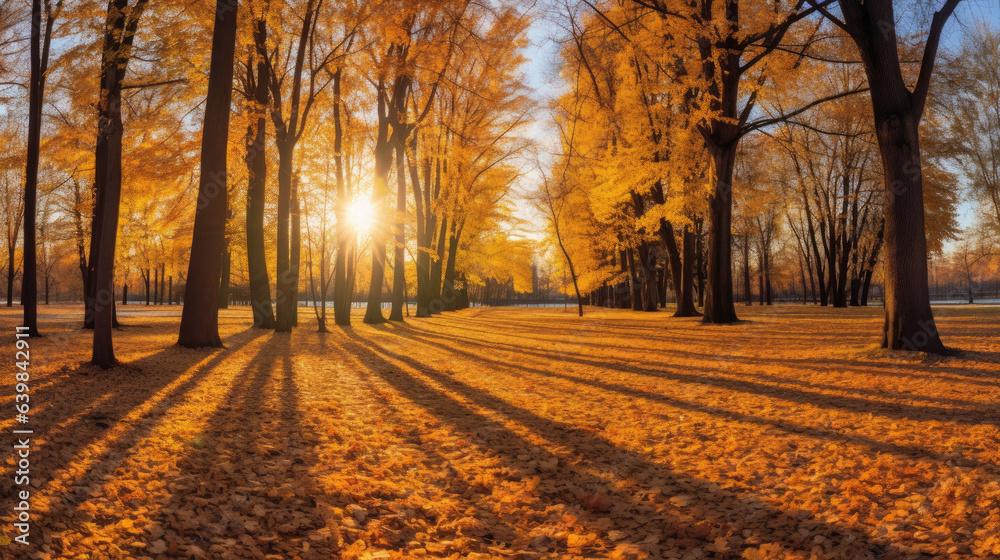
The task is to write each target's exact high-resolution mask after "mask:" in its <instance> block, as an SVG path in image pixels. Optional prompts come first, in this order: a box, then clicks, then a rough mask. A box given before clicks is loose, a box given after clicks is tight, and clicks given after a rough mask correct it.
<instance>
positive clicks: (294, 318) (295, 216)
mask: <svg viewBox="0 0 1000 560" xmlns="http://www.w3.org/2000/svg"><path fill="white" fill-rule="evenodd" d="M291 207H292V208H291V213H292V216H291V218H292V220H291V221H292V231H291V247H290V249H289V253H290V255H289V259H290V261H291V263H290V265H289V266H290V272H291V274H290V275H291V280H290V284H291V286H290V288H291V289H290V293H291V295H292V297H291V301H290V302H289V319H290V320H291V322H292V326H293V327H297V326H299V270H300V268H299V266H300V264H301V261H302V224H301V219H302V213H301V212H302V209H301V208H300V207H299V178H298V176H296V177H295V178H294V180H293V181H292V200H291Z"/></svg>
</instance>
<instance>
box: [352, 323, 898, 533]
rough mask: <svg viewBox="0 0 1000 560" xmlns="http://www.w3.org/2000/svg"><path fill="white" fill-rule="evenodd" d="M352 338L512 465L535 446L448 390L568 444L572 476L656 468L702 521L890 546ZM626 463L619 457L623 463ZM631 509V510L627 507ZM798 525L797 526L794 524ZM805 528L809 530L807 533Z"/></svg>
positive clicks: (418, 398)
mask: <svg viewBox="0 0 1000 560" xmlns="http://www.w3.org/2000/svg"><path fill="white" fill-rule="evenodd" d="M347 336H348V337H349V338H350V342H349V343H348V344H349V346H350V349H351V350H352V351H353V352H354V353H356V354H357V355H359V356H363V357H364V358H365V359H367V360H368V361H369V363H370V364H372V367H371V369H372V371H373V373H374V374H375V375H378V376H379V377H381V378H382V379H383V380H384V381H385V382H386V383H388V384H390V385H391V386H393V387H394V388H395V389H396V390H397V391H399V392H400V393H402V394H404V395H407V396H408V398H409V399H411V400H412V401H413V402H414V403H416V404H418V405H419V406H422V407H423V408H425V409H426V410H427V411H428V412H430V413H432V414H434V415H435V416H437V417H438V418H439V419H440V420H441V421H443V422H446V423H448V424H451V425H453V426H456V427H458V428H460V429H464V428H465V427H467V426H468V425H469V424H473V425H479V426H485V425H490V426H492V427H493V428H494V430H495V431H496V432H497V434H496V437H490V438H488V439H487V438H485V437H484V438H482V441H483V443H484V444H489V445H490V446H491V449H492V450H493V451H494V452H496V453H498V454H499V456H500V457H501V459H502V460H503V461H504V462H506V463H508V464H510V465H511V466H512V467H513V468H517V467H518V466H519V463H518V461H517V459H516V457H517V455H519V454H523V453H524V449H527V448H531V447H533V444H532V443H531V442H529V441H528V440H526V439H525V438H524V437H522V436H521V435H520V434H518V433H517V432H515V431H513V430H511V429H509V428H507V427H504V426H503V425H502V424H500V423H498V422H496V421H495V420H494V419H492V418H490V417H488V416H486V415H485V414H483V413H480V412H477V411H475V410H473V409H472V408H471V407H470V406H469V405H467V404H465V403H463V402H461V401H459V400H458V399H456V398H455V397H453V396H452V395H451V394H449V393H448V392H450V393H452V394H454V395H458V396H460V397H462V398H463V399H467V400H468V401H470V402H472V403H474V405H475V406H478V407H483V408H485V409H489V410H491V411H493V412H495V413H496V414H499V415H502V416H505V417H506V418H508V419H510V420H513V421H515V422H518V423H520V424H521V425H523V426H525V427H527V428H528V429H530V430H531V431H533V432H534V433H537V434H539V435H540V436H542V437H544V438H545V439H548V440H550V441H552V442H553V443H556V444H558V445H560V446H563V447H565V448H568V449H570V450H572V453H573V454H574V458H575V459H576V460H578V461H579V463H580V464H583V465H584V466H585V468H583V469H574V470H577V473H575V475H576V477H577V478H578V479H581V481H582V480H583V479H586V478H587V476H588V475H587V474H585V471H589V470H591V469H592V470H593V471H597V472H607V470H608V465H609V464H610V465H619V466H622V467H624V466H626V465H627V466H628V467H630V470H632V472H636V471H659V472H661V473H663V476H664V477H667V478H669V479H672V480H673V481H675V482H677V483H678V484H679V485H681V486H685V487H690V488H697V493H698V495H697V497H696V498H695V501H696V504H697V505H698V506H700V507H701V508H702V510H703V511H705V512H706V515H705V517H706V521H708V522H710V523H711V524H712V525H714V526H716V527H731V526H733V525H735V524H737V523H742V522H743V521H745V520H747V519H755V520H757V521H756V523H755V525H754V526H752V527H744V531H743V533H744V535H747V533H748V532H750V533H752V534H753V535H754V537H755V538H756V539H757V540H758V542H763V543H778V544H780V545H783V546H789V547H795V548H797V549H799V550H810V549H811V548H812V536H813V535H815V534H817V530H819V531H820V532H825V533H827V534H828V535H829V537H828V538H832V539H833V540H834V541H841V542H845V541H846V542H849V543H852V544H854V546H855V547H856V550H858V551H863V550H866V549H867V548H869V547H877V548H878V549H879V550H883V551H886V552H888V551H889V546H891V545H887V544H875V543H873V542H872V541H870V540H869V538H868V536H867V535H864V534H861V533H857V532H854V531H852V530H850V529H848V528H846V527H842V526H839V525H835V524H830V523H824V522H821V521H817V520H804V521H803V520H800V519H797V518H796V517H792V516H790V515H788V514H786V513H785V512H783V511H780V510H778V509H775V508H773V507H771V506H769V505H767V504H764V503H760V502H752V501H750V500H745V499H742V498H740V496H739V495H737V494H735V493H733V492H730V491H727V490H723V489H719V488H717V487H716V486H714V485H712V484H710V483H709V481H705V480H700V479H696V478H693V477H691V476H689V475H687V474H684V473H681V472H677V471H672V470H670V469H668V468H666V467H664V466H662V465H659V464H656V463H653V462H651V461H649V459H648V458H646V457H644V456H641V455H638V454H636V453H633V452H631V451H629V450H627V449H622V448H619V447H616V446H614V445H611V444H610V443H608V442H607V441H605V440H603V439H601V438H597V437H593V436H589V437H588V436H584V435H582V434H581V433H580V431H579V430H577V429H575V427H573V426H570V425H568V424H566V423H564V422H560V421H557V420H552V419H548V418H544V417H542V416H539V415H537V414H535V413H534V412H532V411H529V410H526V409H523V408H520V407H517V406H515V405H513V404H511V403H509V402H507V401H504V400H502V399H500V398H498V397H497V396H495V395H493V394H492V393H490V392H488V391H485V390H483V389H479V388H476V387H473V386H470V385H467V384H465V383H462V382H460V381H457V380H456V379H454V378H452V377H451V376H449V375H447V374H444V373H442V372H440V371H438V370H436V369H435V368H433V367H430V366H428V365H425V364H423V363H421V362H419V361H417V360H415V359H413V358H410V357H408V356H401V355H399V354H396V353H394V352H391V351H389V350H387V349H385V348H384V347H381V346H379V345H377V344H376V343H374V342H371V341H369V340H367V339H365V338H363V337H362V336H360V335H358V334H357V333H354V332H349V333H347ZM390 359H391V360H393V361H395V362H396V363H400V364H405V365H406V366H407V367H409V368H412V369H413V370H415V371H417V372H419V373H420V375H422V376H425V377H427V378H429V379H431V380H433V381H434V382H435V383H437V384H440V385H441V386H442V387H444V388H445V389H446V390H447V391H448V392H445V391H443V390H439V389H436V388H435V387H433V386H431V385H430V384H428V383H427V382H425V381H423V380H421V379H420V378H418V377H416V376H414V375H411V374H409V373H406V372H404V371H402V370H401V369H400V368H399V367H398V366H397V365H396V363H393V362H391V361H389V360H390ZM535 458H536V459H539V460H545V461H550V460H553V459H555V460H559V459H560V458H559V457H558V456H556V455H554V454H552V453H551V452H550V451H548V450H545V449H540V450H539V451H537V452H536V453H535ZM623 463H624V464H623ZM614 494H615V495H614V499H615V501H617V502H619V503H623V504H627V506H626V509H628V510H633V511H634V510H638V513H639V514H640V515H642V514H648V515H649V516H651V517H652V518H653V519H658V520H659V521H660V522H662V523H664V524H665V525H667V526H675V527H676V526H677V525H678V523H681V522H682V521H681V520H680V519H679V518H678V517H671V516H668V515H665V514H663V513H661V512H662V509H661V508H669V507H670V506H668V505H667V504H666V503H663V502H664V501H665V498H659V499H656V498H654V499H656V500H658V501H660V503H658V504H656V503H653V501H652V500H651V501H650V502H646V501H642V500H639V499H636V498H635V497H633V496H630V495H624V494H622V493H620V492H615V493H614ZM557 500H560V501H563V503H565V504H566V505H568V506H573V505H575V504H573V503H571V502H569V501H568V500H567V499H566V498H561V499H560V498H557ZM616 511H617V510H616V509H615V508H614V507H613V508H612V517H611V519H612V522H613V523H614V524H615V525H616V528H618V529H620V530H623V531H624V532H625V534H629V531H630V530H631V528H630V525H628V524H627V521H626V520H624V519H622V518H619V516H618V515H615V512H616ZM630 513H631V512H630ZM768 527H791V528H792V529H791V530H789V531H788V532H787V533H785V535H783V536H778V534H776V533H775V532H773V531H771V530H770V529H768ZM798 528H803V529H805V531H804V532H803V533H800V532H799V531H798V530H797V529H798ZM805 535H808V536H805Z"/></svg>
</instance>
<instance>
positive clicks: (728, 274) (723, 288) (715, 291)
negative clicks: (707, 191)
mask: <svg viewBox="0 0 1000 560" xmlns="http://www.w3.org/2000/svg"><path fill="white" fill-rule="evenodd" d="M736 146H737V143H736V142H732V143H730V144H726V145H724V146H720V147H718V148H717V149H716V150H714V153H713V154H712V159H713V161H714V164H715V172H716V177H717V179H716V184H715V191H714V192H713V193H712V194H711V195H710V196H709V199H708V207H709V211H708V212H709V214H708V216H709V220H708V289H707V293H706V298H705V310H704V312H705V316H704V321H705V322H706V323H716V324H720V323H723V324H724V323H735V322H736V321H738V320H739V319H738V318H737V317H736V307H735V306H734V305H733V271H732V253H731V251H730V247H731V246H732V239H731V236H732V219H733V199H732V183H733V167H734V164H735V162H736Z"/></svg>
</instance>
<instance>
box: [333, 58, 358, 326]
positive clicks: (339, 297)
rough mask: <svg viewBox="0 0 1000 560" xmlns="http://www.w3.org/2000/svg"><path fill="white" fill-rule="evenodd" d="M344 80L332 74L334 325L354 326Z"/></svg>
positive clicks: (340, 71)
mask: <svg viewBox="0 0 1000 560" xmlns="http://www.w3.org/2000/svg"><path fill="white" fill-rule="evenodd" d="M342 79H343V69H342V68H338V69H337V71H336V72H335V73H334V74H333V161H334V166H335V172H336V175H337V208H336V214H337V226H336V234H337V258H336V262H335V264H334V267H333V273H334V277H333V322H334V323H336V324H337V325H341V326H347V325H350V324H351V292H350V289H349V288H348V276H347V256H348V255H347V253H348V251H349V249H348V247H349V245H350V244H351V243H352V241H353V239H354V233H353V232H352V231H350V230H349V228H348V225H347V212H348V209H349V207H350V203H351V197H350V195H349V193H348V192H347V183H346V182H345V181H344V154H343V141H344V128H343V125H342V124H341V115H340V113H341V110H342V109H341V103H342V100H341V96H340V82H341V80H342Z"/></svg>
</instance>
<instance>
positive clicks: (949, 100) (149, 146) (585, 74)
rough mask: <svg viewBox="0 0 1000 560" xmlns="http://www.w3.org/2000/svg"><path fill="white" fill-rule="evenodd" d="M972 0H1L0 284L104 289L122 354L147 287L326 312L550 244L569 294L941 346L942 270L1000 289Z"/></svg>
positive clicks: (207, 313) (990, 95)
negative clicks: (753, 308) (809, 317)
mask: <svg viewBox="0 0 1000 560" xmlns="http://www.w3.org/2000/svg"><path fill="white" fill-rule="evenodd" d="M967 2H971V0H967ZM962 5H963V4H962V3H961V2H960V0H937V1H936V2H934V1H931V2H918V1H915V0H914V1H906V0H895V1H893V0H867V1H865V2H862V1H861V0H800V1H797V2H790V3H786V2H778V3H775V2H764V1H762V0H696V1H693V2H687V3H672V2H665V1H662V0H621V1H614V2H611V1H605V2H599V1H593V0H583V1H582V2H579V3H573V2H565V3H562V4H559V3H553V4H548V5H544V6H542V5H537V4H534V3H526V2H520V1H518V0H496V1H490V2H472V1H471V0H415V1H403V0H339V1H338V0H242V1H240V0H217V1H216V2H209V1H207V0H195V1H194V2H190V1H187V2H180V1H177V0H162V1H158V2H147V1H146V0H109V1H108V2H107V3H100V2H94V1H92V0H80V1H71V2H64V1H63V0H33V2H32V3H31V5H30V6H27V5H23V6H22V5H21V4H15V3H6V4H3V6H0V76H2V77H0V140H2V141H3V142H4V144H5V145H6V146H8V149H7V150H6V151H5V153H3V154H0V214H2V215H3V218H4V223H5V229H4V231H3V234H4V239H3V243H0V248H2V251H3V253H4V254H3V257H4V258H3V259H0V260H2V262H0V276H3V279H4V283H3V284H2V285H0V288H3V289H5V297H6V303H7V305H8V306H12V305H13V304H14V301H15V293H17V294H18V296H19V299H20V302H21V303H22V304H23V306H24V321H25V325H26V326H27V327H28V328H29V330H30V332H31V333H32V335H34V336H42V335H44V332H41V331H40V330H39V328H38V321H37V317H38V307H37V306H38V304H39V302H40V301H41V302H43V303H49V302H50V300H54V299H66V300H78V301H82V302H84V305H85V314H84V326H85V327H86V328H91V329H93V337H94V344H93V356H92V359H93V361H94V363H96V364H98V365H101V366H105V367H108V366H111V365H113V364H114V363H115V355H114V346H113V336H114V327H115V326H117V325H118V322H117V317H116V310H117V306H118V305H128V304H129V303H130V302H131V303H137V302H142V303H146V304H153V305H156V304H162V303H167V304H171V303H183V305H184V308H183V312H182V318H181V322H180V330H179V337H178V342H179V344H181V345H183V346H188V347H218V346H221V345H222V339H221V337H220V336H219V329H218V310H219V308H224V307H226V306H228V304H229V303H230V302H231V301H235V302H240V303H245V304H247V305H249V306H250V309H251V311H250V316H248V319H249V318H252V320H253V324H254V326H255V327H258V328H266V329H274V330H276V331H278V332H290V331H292V330H293V328H295V327H297V326H298V327H301V326H302V324H303V323H305V321H306V318H305V317H300V316H299V313H300V303H302V302H303V301H305V302H307V303H308V305H309V307H311V308H312V309H313V312H314V315H315V320H316V326H317V328H318V330H319V331H321V332H326V331H328V330H329V322H328V320H327V310H328V308H329V307H331V306H332V314H333V317H332V322H333V323H334V324H336V325H339V326H348V325H350V323H351V321H352V317H351V309H352V308H353V307H354V306H355V305H356V304H360V305H363V306H364V308H365V312H364V319H363V320H364V322H365V323H373V324H377V323H383V322H386V321H403V320H405V319H406V318H407V317H410V316H412V317H419V318H425V317H432V316H433V315H435V314H439V313H442V312H447V311H454V310H457V309H460V308H463V307H467V306H469V305H471V304H473V303H482V304H490V303H493V304H497V303H499V302H509V301H512V296H513V294H516V293H519V292H520V293H525V292H536V293H537V292H538V274H539V270H544V271H546V272H545V273H546V275H547V276H546V278H547V280H546V283H547V284H548V283H549V279H551V281H552V282H551V283H552V284H556V283H558V284H559V285H560V288H561V290H562V291H563V293H566V294H571V295H572V296H573V297H575V298H576V300H577V313H578V314H579V315H583V314H584V312H585V310H584V305H585V304H588V303H589V304H590V305H603V306H614V307H627V308H631V309H633V310H636V311H648V312H652V311H657V310H658V309H662V308H665V307H667V306H668V304H671V303H672V304H673V305H672V307H673V314H674V315H675V316H678V317H692V316H701V317H702V318H703V321H704V322H707V323H732V322H736V321H738V306H737V304H738V303H746V304H752V303H753V302H754V299H755V298H756V300H757V301H758V302H759V303H760V304H767V305H770V304H772V303H774V302H777V301H789V300H794V301H796V302H801V303H807V304H808V303H815V304H819V305H824V306H825V305H830V306H834V307H848V306H865V305H868V304H869V303H871V302H874V301H878V302H880V303H881V304H882V305H884V307H885V327H884V330H883V333H882V344H883V346H884V347H886V348H889V349H907V350H920V351H925V352H944V351H945V347H944V344H943V343H942V341H941V339H940V337H939V335H938V332H937V329H936V326H935V323H934V318H933V314H932V311H931V301H932V300H933V299H935V298H942V299H952V298H953V297H961V298H962V299H967V300H968V301H969V302H970V303H971V302H973V301H975V300H976V299H977V298H980V297H982V294H984V293H986V294H987V295H990V293H989V292H990V290H991V289H994V288H990V287H989V286H990V281H991V279H993V281H994V285H995V284H996V282H995V279H996V277H997V274H996V271H997V265H998V260H997V250H996V247H997V245H998V244H997V241H996V240H997V236H998V235H1000V171H998V170H1000V144H998V143H997V138H1000V29H998V28H997V27H996V25H995V24H991V23H989V22H976V21H974V20H970V19H969V18H968V17H967V14H965V13H964V12H962V11H961V8H960V6H962ZM956 13H957V14H958V15H956ZM956 20H957V23H956ZM950 22H951V23H950ZM532 26H535V28H544V29H547V30H548V32H549V33H550V34H551V35H553V39H554V41H553V44H554V45H555V47H554V51H553V52H554V54H555V58H554V60H552V61H539V60H536V61H534V62H533V64H535V65H536V66H538V65H540V64H542V63H545V62H547V63H549V66H550V67H551V68H550V69H551V71H552V72H551V74H552V80H551V84H550V85H551V86H552V87H551V93H549V94H548V96H547V98H544V99H543V97H545V96H543V95H541V94H542V93H543V92H535V91H532V89H531V88H530V87H528V86H527V85H526V81H527V78H526V75H525V72H526V70H525V68H526V66H525V65H526V64H527V63H528V58H527V57H528V52H529V50H528V49H529V46H530V41H529V39H528V37H529V29H531V28H532ZM945 37H952V38H953V39H951V40H946V39H943V38H945ZM963 202H964V203H965V207H963V206H962V205H963ZM967 207H971V208H973V210H972V211H969V210H964V209H963V208H967ZM963 213H964V215H963ZM960 217H962V218H964V221H965V222H967V223H966V227H964V228H963V227H960V226H959V221H960V220H959V218H960ZM532 222H535V225H536V226H537V229H538V230H539V231H537V232H535V234H532V232H531V228H532V227H533V226H532ZM929 263H930V265H929ZM53 294H54V296H55V297H53V298H50V295H53ZM992 295H995V294H992ZM272 296H273V297H272ZM410 301H415V303H416V305H415V308H414V310H413V311H414V312H413V315H411V314H410V313H411V306H410V305H409V303H408V302H410Z"/></svg>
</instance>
